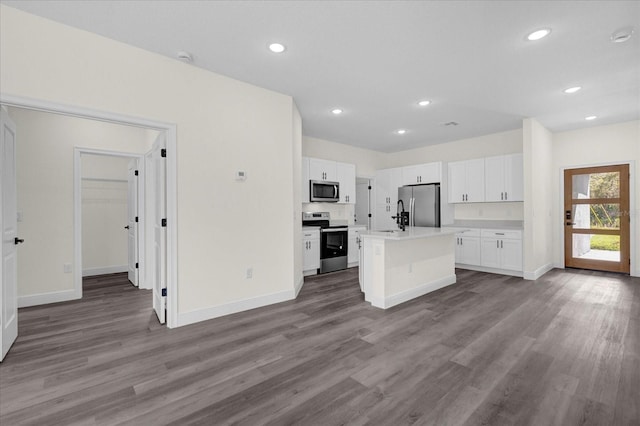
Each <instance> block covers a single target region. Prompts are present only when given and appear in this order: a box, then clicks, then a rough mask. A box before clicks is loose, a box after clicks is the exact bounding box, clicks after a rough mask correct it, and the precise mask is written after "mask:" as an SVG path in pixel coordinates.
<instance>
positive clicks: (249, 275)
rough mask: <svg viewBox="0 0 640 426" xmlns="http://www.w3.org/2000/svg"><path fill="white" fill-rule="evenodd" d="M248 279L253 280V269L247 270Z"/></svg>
mask: <svg viewBox="0 0 640 426" xmlns="http://www.w3.org/2000/svg"><path fill="white" fill-rule="evenodd" d="M247 278H253V268H247Z"/></svg>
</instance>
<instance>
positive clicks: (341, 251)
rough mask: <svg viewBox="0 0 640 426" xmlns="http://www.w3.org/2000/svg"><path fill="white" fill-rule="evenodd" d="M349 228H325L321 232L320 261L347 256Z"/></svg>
mask: <svg viewBox="0 0 640 426" xmlns="http://www.w3.org/2000/svg"><path fill="white" fill-rule="evenodd" d="M348 241H349V231H348V228H324V229H322V230H321V232H320V259H331V258H334V257H342V256H347V252H348V247H347V243H348Z"/></svg>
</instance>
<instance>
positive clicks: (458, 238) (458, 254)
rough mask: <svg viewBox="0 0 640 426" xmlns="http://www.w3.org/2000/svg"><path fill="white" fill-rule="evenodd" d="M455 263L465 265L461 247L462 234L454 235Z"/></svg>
mask: <svg viewBox="0 0 640 426" xmlns="http://www.w3.org/2000/svg"><path fill="white" fill-rule="evenodd" d="M456 263H466V262H465V261H464V250H463V247H462V234H456Z"/></svg>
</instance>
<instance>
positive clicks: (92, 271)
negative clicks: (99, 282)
mask: <svg viewBox="0 0 640 426" xmlns="http://www.w3.org/2000/svg"><path fill="white" fill-rule="evenodd" d="M128 270H129V265H113V266H103V267H100V268H87V269H83V270H82V276H83V277H94V276H96V275H105V274H117V273H119V272H127V271H128Z"/></svg>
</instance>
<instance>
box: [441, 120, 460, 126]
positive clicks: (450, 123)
mask: <svg viewBox="0 0 640 426" xmlns="http://www.w3.org/2000/svg"><path fill="white" fill-rule="evenodd" d="M458 124H459V123H457V122H455V121H448V122H446V123H442V125H443V126H457V125H458Z"/></svg>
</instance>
